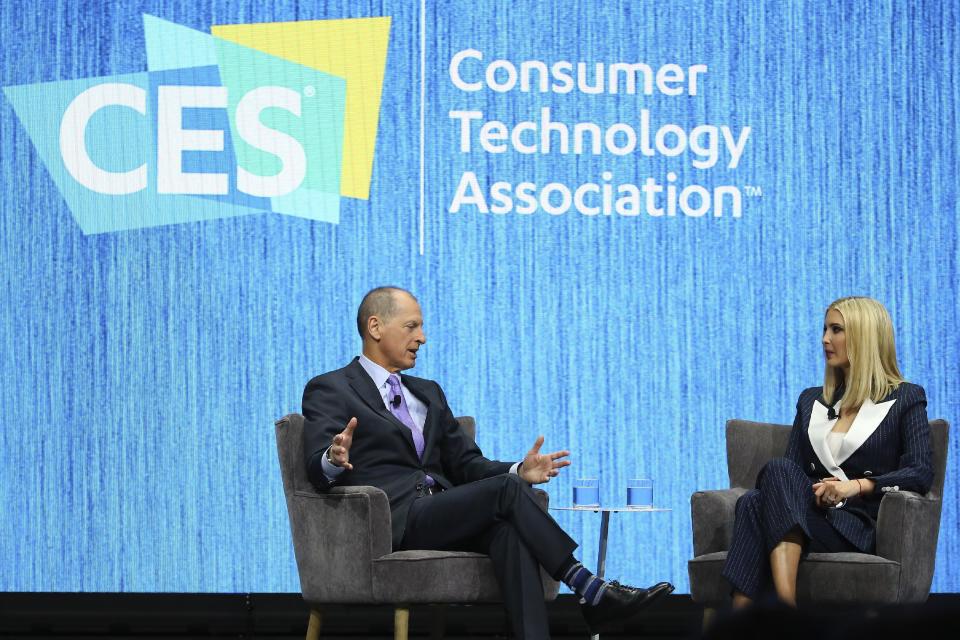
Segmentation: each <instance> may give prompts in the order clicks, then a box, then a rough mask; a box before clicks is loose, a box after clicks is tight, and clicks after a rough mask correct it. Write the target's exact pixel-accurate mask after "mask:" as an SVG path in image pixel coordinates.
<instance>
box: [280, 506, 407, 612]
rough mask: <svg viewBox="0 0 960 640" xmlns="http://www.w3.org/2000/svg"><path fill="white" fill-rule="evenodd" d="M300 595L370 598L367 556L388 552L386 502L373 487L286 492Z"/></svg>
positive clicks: (316, 598) (319, 599)
mask: <svg viewBox="0 0 960 640" xmlns="http://www.w3.org/2000/svg"><path fill="white" fill-rule="evenodd" d="M287 510H288V512H289V514H290V529H291V533H292V535H293V549H294V553H295V554H296V557H297V569H298V571H299V573H300V586H301V590H302V591H303V598H304V600H306V601H307V602H308V603H309V602H325V603H331V602H371V601H373V576H372V569H371V565H372V562H371V561H372V560H373V559H374V558H379V557H380V556H383V555H385V554H388V553H390V551H391V545H392V541H391V528H390V503H389V502H388V500H387V494H385V493H384V492H383V491H381V490H380V489H377V488H376V487H333V488H331V489H330V490H329V491H328V492H326V493H317V492H314V491H295V492H293V493H292V494H290V495H288V496H287Z"/></svg>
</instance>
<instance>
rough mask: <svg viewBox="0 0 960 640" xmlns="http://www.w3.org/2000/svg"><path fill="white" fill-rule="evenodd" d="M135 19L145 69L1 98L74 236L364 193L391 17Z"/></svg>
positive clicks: (309, 207)
mask: <svg viewBox="0 0 960 640" xmlns="http://www.w3.org/2000/svg"><path fill="white" fill-rule="evenodd" d="M143 20H144V34H145V36H146V38H145V39H146V45H147V68H148V70H147V71H146V72H143V73H133V74H124V75H116V76H110V77H108V78H83V79H78V80H65V81H58V82H48V83H40V84H32V85H19V86H12V87H6V88H5V89H4V91H5V93H6V95H7V97H8V99H9V100H10V101H11V103H12V104H13V106H14V109H15V110H16V112H17V115H18V117H19V119H20V121H21V122H22V123H23V125H24V127H25V128H26V130H27V133H28V134H29V135H30V138H31V140H32V141H33V143H34V146H35V147H36V149H37V151H38V152H39V154H40V157H41V159H42V160H43V162H44V164H46V166H47V168H48V170H49V171H50V174H51V177H52V178H53V180H54V182H55V183H56V184H57V186H58V188H59V190H60V192H61V193H62V194H63V196H64V199H65V200H66V202H67V205H68V207H69V208H70V210H71V212H72V213H73V215H74V217H75V218H76V220H77V222H78V223H79V225H80V228H81V229H82V230H83V232H84V233H101V232H106V231H116V230H120V229H131V228H140V227H149V226H157V225H162V224H172V223H179V222H190V221H196V220H205V219H212V218H222V217H228V216H237V215H245V214H250V213H260V212H264V211H273V212H276V213H282V214H286V215H292V216H297V217H303V218H309V219H312V220H319V221H323V222H332V223H336V222H338V221H339V213H340V197H341V196H348V197H354V198H363V199H366V198H367V197H368V196H369V186H370V175H371V171H372V166H373V152H374V144H375V141H376V130H377V118H378V114H379V108H380V94H381V87H382V82H383V71H384V65H385V62H386V50H387V41H388V37H389V28H390V19H389V18H361V19H350V20H322V21H301V22H287V23H263V24H247V25H220V26H215V27H213V28H212V29H211V31H212V35H208V34H205V33H203V32H199V31H194V30H193V29H188V28H186V27H182V26H179V25H176V24H173V23H171V22H167V21H164V20H160V19H159V18H155V17H153V16H149V15H144V17H143ZM331 40H334V41H335V42H336V43H337V47H331V46H330V44H329V43H330V41H331ZM291 43H295V44H296V46H291Z"/></svg>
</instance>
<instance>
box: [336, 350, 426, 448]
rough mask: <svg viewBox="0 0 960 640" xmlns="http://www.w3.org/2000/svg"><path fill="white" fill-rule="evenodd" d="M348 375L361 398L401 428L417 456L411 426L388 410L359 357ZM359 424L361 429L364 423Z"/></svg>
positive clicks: (349, 369) (352, 364)
mask: <svg viewBox="0 0 960 640" xmlns="http://www.w3.org/2000/svg"><path fill="white" fill-rule="evenodd" d="M347 375H348V377H349V378H350V386H351V387H353V390H354V391H355V392H356V393H357V395H358V396H360V399H361V400H363V401H364V402H365V403H367V405H368V406H369V407H370V408H371V409H373V410H374V411H376V412H377V413H378V414H379V415H380V416H382V417H383V418H384V419H385V420H387V421H389V422H391V423H393V426H395V427H396V428H397V429H399V430H400V432H401V434H402V435H403V437H404V439H406V441H407V444H409V445H410V450H411V451H413V455H414V456H416V455H417V447H416V446H415V445H414V444H413V434H412V433H410V427H408V426H407V425H405V424H403V423H402V422H400V421H399V420H398V419H397V417H396V416H395V415H393V414H392V413H391V412H390V411H388V410H387V406H386V405H385V404H384V403H383V397H382V396H381V395H380V391H379V390H378V389H377V387H376V386H375V385H374V384H373V380H371V379H370V376H368V375H367V372H366V371H364V370H363V367H361V366H360V361H359V359H355V360H354V361H353V362H351V363H350V366H349V367H348V368H347ZM357 426H359V427H360V428H361V429H362V428H363V425H357Z"/></svg>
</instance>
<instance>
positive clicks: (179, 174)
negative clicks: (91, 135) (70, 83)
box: [60, 83, 307, 198]
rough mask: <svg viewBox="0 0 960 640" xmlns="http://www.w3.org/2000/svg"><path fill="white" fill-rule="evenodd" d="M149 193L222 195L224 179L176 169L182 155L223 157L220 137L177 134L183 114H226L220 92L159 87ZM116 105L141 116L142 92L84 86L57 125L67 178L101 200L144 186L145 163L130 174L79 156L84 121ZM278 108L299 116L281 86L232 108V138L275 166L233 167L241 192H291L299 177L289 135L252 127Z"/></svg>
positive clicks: (297, 151) (302, 157)
mask: <svg viewBox="0 0 960 640" xmlns="http://www.w3.org/2000/svg"><path fill="white" fill-rule="evenodd" d="M157 102H158V104H157V110H158V113H157V193H161V194H188V195H225V194H227V193H228V192H229V189H230V185H229V175H228V174H226V173H188V172H184V171H183V152H184V151H223V148H224V137H223V131H220V130H204V129H184V127H183V110H184V109H188V108H206V109H225V108H227V89H226V87H212V86H196V87H191V86H176V85H173V86H168V85H164V86H160V87H159V92H158V100H157ZM109 106H119V107H127V108H130V109H134V110H135V111H137V112H138V113H140V114H143V115H146V113H147V92H146V91H145V90H144V89H141V88H140V87H137V86H136V85H132V84H123V83H105V84H100V85H97V86H94V87H90V88H89V89H87V90H86V91H84V92H83V93H81V94H80V95H78V96H77V97H76V98H74V100H73V102H71V103H70V105H69V106H68V107H67V110H66V111H65V112H64V114H63V120H62V121H61V122H60V154H61V155H62V156H63V163H64V165H65V166H66V168H67V171H68V172H69V173H70V175H71V176H73V179H74V180H76V181H77V182H79V183H80V184H82V185H83V186H85V187H86V188H88V189H90V190H92V191H96V192H97V193H102V194H107V195H126V194H130V193H136V192H137V191H141V190H143V189H145V188H146V187H147V165H146V164H142V165H140V166H139V167H137V168H136V169H133V170H132V171H126V172H117V171H107V170H105V169H102V168H100V167H98V166H97V165H96V164H95V163H94V162H93V160H92V159H91V158H90V155H89V154H88V153H87V147H86V144H85V137H86V128H87V123H88V122H89V121H90V119H91V117H92V116H93V114H94V113H96V112H97V111H99V110H100V109H102V108H104V107H109ZM268 108H278V109H283V110H285V111H288V112H290V113H292V114H293V115H295V116H297V117H298V118H299V117H300V114H301V102H300V94H299V93H297V92H296V91H293V90H292V89H287V88H285V87H275V86H268V87H260V88H258V89H254V90H252V91H250V92H248V93H247V94H245V95H244V96H243V97H242V98H241V99H240V101H239V103H238V104H237V109H236V114H235V118H236V127H237V134H238V135H239V137H240V139H241V140H243V141H244V142H246V143H247V144H249V145H250V146H252V147H254V148H255V149H259V150H261V151H263V152H265V153H269V154H271V155H274V156H276V157H277V158H279V159H280V161H281V164H282V168H281V170H280V172H279V173H277V174H276V175H273V176H261V175H257V174H254V173H251V172H249V171H247V170H246V169H244V168H243V167H238V168H237V189H238V190H239V191H241V192H243V193H245V194H248V195H252V196H256V197H261V198H271V197H278V196H283V195H286V194H288V193H291V192H293V191H295V190H296V189H297V188H299V186H300V185H301V184H302V183H303V180H304V178H305V177H306V174H307V154H306V152H305V151H304V149H303V146H302V145H301V144H300V143H299V142H298V141H297V140H296V139H294V138H293V137H291V136H289V135H287V134H286V133H283V132H281V131H277V130H275V129H271V128H269V127H267V126H265V125H264V124H263V123H262V122H260V114H261V113H262V112H263V110H264V109H268Z"/></svg>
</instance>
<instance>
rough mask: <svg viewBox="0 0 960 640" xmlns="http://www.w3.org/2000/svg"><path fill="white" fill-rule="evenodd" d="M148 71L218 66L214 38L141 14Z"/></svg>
mask: <svg viewBox="0 0 960 640" xmlns="http://www.w3.org/2000/svg"><path fill="white" fill-rule="evenodd" d="M143 35H144V39H145V40H146V43H147V70H148V71H166V70H168V69H187V68H190V67H209V66H213V65H215V64H217V50H216V48H215V46H214V44H213V36H211V35H209V34H206V33H203V32H202V31H196V30H195V29H191V28H189V27H184V26H181V25H179V24H176V23H175V22H168V21H167V20H163V19H161V18H157V17H154V16H151V15H149V14H147V13H145V14H143Z"/></svg>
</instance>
